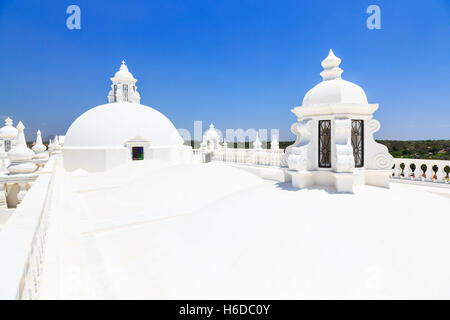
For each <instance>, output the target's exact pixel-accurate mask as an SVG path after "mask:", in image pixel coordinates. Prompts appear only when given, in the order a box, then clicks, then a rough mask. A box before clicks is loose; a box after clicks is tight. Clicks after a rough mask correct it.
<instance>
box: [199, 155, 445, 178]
mask: <svg viewBox="0 0 450 320" xmlns="http://www.w3.org/2000/svg"><path fill="white" fill-rule="evenodd" d="M208 152H209V153H210V155H211V157H212V160H214V161H223V162H233V163H242V164H248V165H264V166H277V167H279V166H281V158H282V157H283V154H284V150H283V149H275V150H273V149H260V150H255V149H242V148H225V149H218V150H214V151H213V152H212V151H208ZM199 153H201V150H199V149H195V150H194V154H195V155H198V154H199ZM392 178H393V179H407V180H410V181H426V182H435V183H447V184H448V183H450V160H428V159H404V158H395V159H394V166H393V171H392Z"/></svg>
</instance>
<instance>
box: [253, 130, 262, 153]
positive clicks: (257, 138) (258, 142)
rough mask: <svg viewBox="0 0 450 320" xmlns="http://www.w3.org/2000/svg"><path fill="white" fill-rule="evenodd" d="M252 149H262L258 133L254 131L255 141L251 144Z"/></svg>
mask: <svg viewBox="0 0 450 320" xmlns="http://www.w3.org/2000/svg"><path fill="white" fill-rule="evenodd" d="M253 149H257V150H259V149H262V142H261V140H259V132H258V131H256V138H255V141H254V142H253Z"/></svg>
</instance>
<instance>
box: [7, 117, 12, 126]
mask: <svg viewBox="0 0 450 320" xmlns="http://www.w3.org/2000/svg"><path fill="white" fill-rule="evenodd" d="M12 124H13V121H12V119H11V118H10V117H8V118H6V119H5V125H7V126H12Z"/></svg>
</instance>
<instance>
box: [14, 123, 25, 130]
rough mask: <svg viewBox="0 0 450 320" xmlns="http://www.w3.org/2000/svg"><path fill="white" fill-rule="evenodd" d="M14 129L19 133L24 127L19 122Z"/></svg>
mask: <svg viewBox="0 0 450 320" xmlns="http://www.w3.org/2000/svg"><path fill="white" fill-rule="evenodd" d="M16 128H17V130H19V132H20V131H23V129H25V126H24V125H23V123H22V121H19V124H17V127H16Z"/></svg>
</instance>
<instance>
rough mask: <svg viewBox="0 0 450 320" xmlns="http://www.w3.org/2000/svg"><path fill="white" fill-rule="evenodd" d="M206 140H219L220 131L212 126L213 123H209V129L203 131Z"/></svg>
mask: <svg viewBox="0 0 450 320" xmlns="http://www.w3.org/2000/svg"><path fill="white" fill-rule="evenodd" d="M205 137H206V140H220V133H219V132H218V131H217V130H216V129H215V128H214V125H213V124H212V123H211V124H210V125H209V129H208V130H206V132H205Z"/></svg>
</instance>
